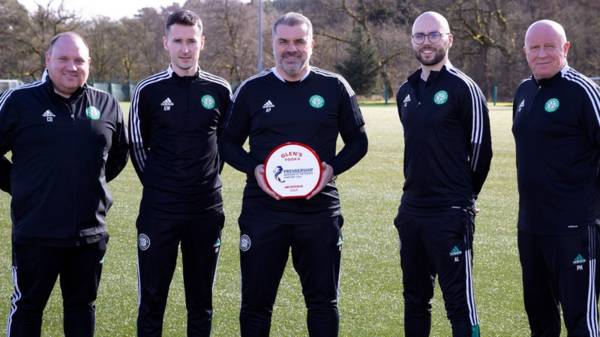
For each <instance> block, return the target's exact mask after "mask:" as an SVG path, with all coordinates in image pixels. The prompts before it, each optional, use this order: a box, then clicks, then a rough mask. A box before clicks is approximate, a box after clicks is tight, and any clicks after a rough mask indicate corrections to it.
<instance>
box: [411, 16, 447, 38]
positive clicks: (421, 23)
mask: <svg viewBox="0 0 600 337" xmlns="http://www.w3.org/2000/svg"><path fill="white" fill-rule="evenodd" d="M423 29H425V30H423ZM427 29H435V30H436V31H439V32H440V33H450V25H449V24H448V20H446V18H445V17H444V16H442V15H441V14H440V13H437V12H425V13H423V14H421V15H419V16H418V17H417V18H416V19H415V22H414V23H413V26H412V33H413V34H415V33H418V32H426V33H428V32H430V31H431V30H430V31H426V30H427Z"/></svg>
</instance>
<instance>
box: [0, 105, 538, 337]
mask: <svg viewBox="0 0 600 337" xmlns="http://www.w3.org/2000/svg"><path fill="white" fill-rule="evenodd" d="M127 108H128V106H124V110H125V111H127ZM363 113H364V116H365V119H366V122H367V126H366V127H367V133H368V136H369V153H368V154H367V156H366V157H365V158H364V159H363V160H362V161H361V162H360V163H359V164H358V165H357V166H356V167H354V168H353V169H352V170H350V171H348V172H346V173H344V174H343V175H342V176H340V177H339V178H338V186H339V190H340V193H341V195H342V212H343V214H344V218H345V224H344V228H343V232H344V248H343V254H342V273H341V298H340V317H341V322H340V336H356V337H371V336H374V337H379V336H382V337H387V336H402V335H403V329H402V321H403V305H402V284H401V271H400V258H399V250H398V236H397V233H396V230H395V228H394V227H393V225H392V221H393V218H394V216H395V214H396V209H397V207H398V204H399V200H400V195H401V191H402V183H403V175H402V154H403V136H402V128H401V126H400V121H399V120H398V116H397V113H396V108H395V105H393V104H390V105H388V106H370V107H365V108H363ZM490 119H491V124H492V142H493V148H494V158H493V161H492V168H491V171H490V174H489V177H488V180H487V182H486V184H485V186H484V188H483V191H482V193H481V195H480V200H479V206H480V208H481V213H480V215H479V216H478V218H477V225H476V226H477V227H476V232H475V243H474V247H475V248H474V249H475V253H474V255H475V268H474V275H475V293H476V300H477V309H478V312H479V317H480V320H481V332H482V335H483V336H503V337H504V336H515V337H517V336H518V337H522V336H526V335H528V327H527V318H526V315H525V313H524V309H523V304H522V290H521V272H520V266H519V261H518V254H517V248H516V225H515V220H516V212H517V200H518V199H517V191H516V177H515V159H514V144H513V138H512V135H511V132H510V127H511V112H510V108H509V107H498V108H491V111H490ZM244 180H245V176H244V175H243V174H241V173H239V172H237V171H235V170H233V169H232V168H231V167H228V166H226V167H225V170H224V172H223V183H224V190H223V194H224V198H225V207H226V216H227V220H226V225H225V229H224V231H223V239H222V250H221V256H220V260H219V266H218V276H217V281H216V284H215V291H214V322H213V336H226V337H229V336H239V323H238V313H239V307H240V274H239V259H238V258H239V253H238V252H239V251H238V238H239V234H238V233H239V232H238V228H237V217H238V215H239V212H240V205H241V195H242V188H243V186H244ZM110 189H111V191H112V192H113V195H114V200H115V203H114V205H113V208H112V209H111V211H110V214H109V217H108V224H109V231H110V234H111V239H110V243H109V248H108V253H107V256H106V259H105V264H104V270H103V275H102V282H101V285H100V293H99V296H98V301H97V329H96V335H97V336H100V337H105V336H106V337H115V336H116V337H121V336H135V321H136V313H137V274H136V232H135V225H134V224H135V219H136V216H137V213H138V207H139V201H140V196H141V187H140V184H139V181H138V179H137V177H136V175H135V173H134V170H133V168H132V166H131V165H130V164H129V165H128V166H127V168H126V169H125V170H124V172H123V173H122V174H121V175H120V176H119V177H118V178H117V179H116V180H115V181H113V182H111V184H110ZM9 203H10V198H9V196H8V195H6V194H2V195H1V196H0V235H2V237H3V238H4V240H3V241H4V245H2V246H1V247H0V317H6V316H7V314H8V312H9V310H10V295H11V293H12V282H11V277H10V263H11V247H10V246H11V245H10V212H9ZM181 274H182V273H181V266H180V265H178V267H177V269H176V271H175V276H174V278H173V282H172V286H171V291H170V294H169V302H168V306H167V312H166V315H165V324H164V333H163V335H164V336H185V335H186V311H185V301H184V295H183V282H182V276H181ZM305 317H306V315H305V307H304V302H303V299H302V295H301V289H300V285H299V281H298V277H297V276H296V274H295V272H294V270H293V268H292V267H291V263H288V269H287V270H286V273H285V275H284V278H283V280H282V282H281V285H280V288H279V294H278V297H277V303H276V306H275V308H274V312H273V324H272V328H271V335H272V336H278V337H279V336H306V335H307V331H306V319H305ZM4 324H6V323H4ZM42 335H43V336H62V335H63V333H62V304H61V300H60V290H59V289H58V287H56V288H55V290H54V293H53V295H52V297H51V299H50V301H49V303H48V305H47V307H46V311H45V312H44V326H43V334H42ZM431 336H435V337H443V336H451V331H450V327H449V323H448V322H447V319H446V314H445V310H444V306H443V300H442V298H441V292H440V291H439V288H437V289H436V294H435V297H434V300H433V327H432V332H431Z"/></svg>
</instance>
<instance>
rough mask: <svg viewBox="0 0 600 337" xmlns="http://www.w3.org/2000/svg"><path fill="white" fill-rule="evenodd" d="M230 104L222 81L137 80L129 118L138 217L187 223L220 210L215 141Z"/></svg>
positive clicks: (206, 76)
mask: <svg viewBox="0 0 600 337" xmlns="http://www.w3.org/2000/svg"><path fill="white" fill-rule="evenodd" d="M230 105H231V88H230V86H229V83H227V81H225V80H224V79H222V78H220V77H217V76H215V75H212V74H210V73H207V72H205V71H198V72H197V73H196V74H195V75H194V76H185V77H181V76H178V75H177V74H176V73H175V72H174V71H173V70H172V69H171V67H169V68H168V69H167V70H165V71H163V72H160V73H157V74H154V75H152V76H150V77H148V78H146V79H144V80H142V81H141V82H140V83H139V84H138V86H137V88H136V90H135V94H134V95H133V98H132V101H131V109H130V113H129V126H130V127H129V132H130V140H131V161H132V163H133V166H134V167H135V169H136V172H137V174H138V176H139V178H140V181H141V182H142V185H143V186H144V192H143V196H142V202H141V206H140V213H141V216H142V217H146V216H149V217H153V218H161V219H187V218H189V217H190V216H192V217H193V216H197V215H201V214H203V213H205V212H207V211H209V210H217V211H218V210H219V209H222V207H223V200H222V197H221V180H220V178H219V170H220V168H221V167H222V164H221V162H220V160H219V152H218V148H217V138H218V135H219V134H220V132H221V129H222V125H223V124H224V119H225V114H226V112H227V110H228V109H229V107H230Z"/></svg>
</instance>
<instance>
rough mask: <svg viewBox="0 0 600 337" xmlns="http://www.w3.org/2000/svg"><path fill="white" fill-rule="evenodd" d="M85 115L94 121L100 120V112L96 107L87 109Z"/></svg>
mask: <svg viewBox="0 0 600 337" xmlns="http://www.w3.org/2000/svg"><path fill="white" fill-rule="evenodd" d="M85 115H86V116H87V117H88V118H89V119H92V120H98V119H99V118H100V110H98V108H96V107H95V106H89V107H87V108H86V109H85Z"/></svg>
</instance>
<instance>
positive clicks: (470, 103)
mask: <svg viewBox="0 0 600 337" xmlns="http://www.w3.org/2000/svg"><path fill="white" fill-rule="evenodd" d="M411 39H412V47H413V49H414V51H415V56H416V58H417V60H419V62H420V63H421V67H420V69H419V70H417V71H416V72H415V73H413V74H412V75H410V76H409V77H408V80H407V81H406V82H405V83H404V84H402V86H401V87H400V89H399V90H398V94H397V96H396V99H397V104H398V113H399V115H400V120H401V122H402V125H403V127H404V140H405V148H404V176H405V183H404V189H403V190H404V193H403V195H402V200H401V203H400V207H399V208H398V215H397V216H396V219H395V220H394V224H395V226H396V228H397V230H398V234H399V237H400V242H401V245H400V258H401V266H402V272H403V276H402V278H403V279H402V281H403V285H404V329H405V335H406V336H411V337H424V336H429V333H430V329H431V299H432V297H433V289H434V282H435V276H436V275H439V283H440V287H441V289H442V292H443V294H444V300H445V304H446V312H447V316H448V318H449V320H450V322H451V324H452V335H453V336H454V337H467V336H469V337H472V336H479V319H478V317H477V312H476V310H475V300H474V297H473V282H472V266H473V255H472V243H473V232H474V218H475V214H476V212H477V208H476V207H475V200H476V199H477V195H478V193H479V192H480V191H481V188H482V186H483V183H484V181H485V179H486V176H487V173H488V170H489V167H490V161H491V158H492V147H491V139H490V127H489V118H488V111H487V107H486V101H485V98H484V96H483V94H482V93H481V90H480V89H479V87H478V86H477V84H475V82H473V80H471V79H470V78H469V77H468V76H467V75H465V74H464V73H462V72H461V71H459V70H458V69H456V68H455V67H453V66H452V64H450V61H449V60H448V50H449V49H450V47H451V46H452V40H453V37H452V34H451V33H450V27H449V25H448V21H447V20H446V19H445V18H444V17H443V16H442V15H440V14H438V13H435V12H425V13H423V14H421V15H420V16H419V17H418V18H417V19H416V20H415V22H414V24H413V27H412V36H411Z"/></svg>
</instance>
